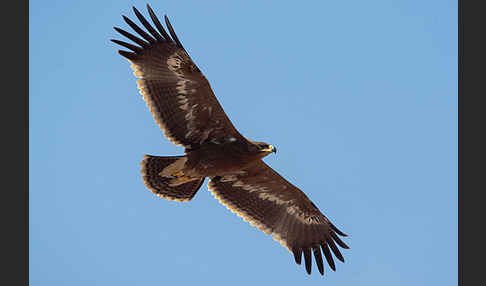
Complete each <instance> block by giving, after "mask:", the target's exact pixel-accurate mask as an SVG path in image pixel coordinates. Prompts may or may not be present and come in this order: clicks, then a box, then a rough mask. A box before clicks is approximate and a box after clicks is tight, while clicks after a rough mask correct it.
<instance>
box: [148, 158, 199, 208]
mask: <svg viewBox="0 0 486 286" xmlns="http://www.w3.org/2000/svg"><path fill="white" fill-rule="evenodd" d="M186 160H187V158H186V157H185V156H170V157H161V156H151V155H145V156H144V159H143V161H142V162H141V163H140V165H141V166H142V175H143V182H144V184H145V186H146V187H147V188H148V189H149V190H150V191H152V193H154V194H156V195H157V196H159V197H162V198H165V199H167V200H171V201H172V200H173V201H178V202H188V201H190V200H191V199H192V198H193V197H194V195H195V194H196V192H197V191H198V190H199V188H200V187H201V185H202V183H203V182H204V178H197V179H191V180H190V181H187V182H182V183H181V178H184V177H183V174H180V173H179V172H180V170H181V169H182V167H183V166H184V163H185V161H186ZM177 173H179V176H180V177H177V176H174V174H177Z"/></svg>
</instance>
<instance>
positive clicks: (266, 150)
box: [262, 145, 277, 153]
mask: <svg viewBox="0 0 486 286" xmlns="http://www.w3.org/2000/svg"><path fill="white" fill-rule="evenodd" d="M262 151H263V152H272V153H277V148H275V146H273V145H268V148H266V149H262Z"/></svg>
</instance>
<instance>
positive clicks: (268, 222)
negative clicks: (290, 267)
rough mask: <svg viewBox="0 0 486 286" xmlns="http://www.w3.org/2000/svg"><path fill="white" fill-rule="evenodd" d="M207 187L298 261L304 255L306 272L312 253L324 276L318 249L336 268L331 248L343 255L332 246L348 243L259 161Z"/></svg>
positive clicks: (339, 256) (304, 198)
mask: <svg viewBox="0 0 486 286" xmlns="http://www.w3.org/2000/svg"><path fill="white" fill-rule="evenodd" d="M208 186H209V189H210V191H211V192H212V193H213V195H214V196H215V197H216V198H217V199H218V200H219V201H220V202H221V203H222V204H223V205H225V206H226V207H227V208H228V209H230V210H231V211H232V212H234V213H236V214H237V215H239V216H241V217H242V218H243V219H244V220H245V221H248V222H249V223H250V224H252V225H254V226H256V227H258V229H260V230H262V231H263V232H265V233H266V234H273V238H274V239H275V240H277V241H279V242H280V243H281V244H282V245H283V246H285V247H287V249H288V250H289V251H290V252H292V253H293V254H294V257H295V261H296V262H297V264H301V260H302V253H303V254H304V260H305V267H306V270H307V273H309V274H310V273H311V268H312V253H314V257H315V260H316V264H317V268H318V269H319V272H320V273H321V274H322V275H324V265H323V260H322V253H321V249H322V252H324V257H325V258H326V260H327V262H328V264H329V266H330V267H331V269H332V270H336V268H335V264H334V260H333V258H332V255H331V251H329V248H330V249H331V250H332V252H333V253H334V256H336V258H337V259H339V260H341V261H342V262H344V258H343V256H342V254H341V252H340V251H339V249H338V248H337V246H336V243H337V244H338V245H339V246H341V247H343V248H348V246H347V245H346V244H345V243H344V242H342V241H341V239H340V238H339V237H338V235H337V234H339V235H341V236H346V235H345V234H344V233H342V232H341V231H340V230H339V229H337V228H336V227H335V226H334V225H333V224H332V223H331V222H330V221H329V220H328V219H327V218H326V217H325V216H324V215H323V214H322V213H321V212H320V211H319V209H318V208H317V207H316V206H315V205H314V203H312V202H311V201H310V200H309V198H307V196H306V195H305V194H304V193H303V192H302V191H301V190H299V189H298V188H297V187H295V186H294V185H292V184H291V183H289V182H288V181H287V180H285V179H284V178H283V177H282V176H280V175H279V174H278V173H277V172H275V171H274V170H273V169H272V168H270V167H269V166H268V165H266V164H265V163H264V162H263V161H261V160H260V161H258V162H257V163H256V164H254V165H252V166H251V167H249V168H247V169H246V170H245V172H244V173H243V174H234V175H225V176H216V177H212V178H211V181H210V182H209V185H208Z"/></svg>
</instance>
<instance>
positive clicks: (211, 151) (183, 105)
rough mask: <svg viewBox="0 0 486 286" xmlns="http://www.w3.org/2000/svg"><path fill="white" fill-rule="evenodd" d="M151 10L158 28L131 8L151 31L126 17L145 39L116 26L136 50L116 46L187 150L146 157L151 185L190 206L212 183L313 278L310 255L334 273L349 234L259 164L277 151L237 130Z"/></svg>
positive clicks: (164, 124) (159, 117)
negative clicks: (340, 249)
mask: <svg viewBox="0 0 486 286" xmlns="http://www.w3.org/2000/svg"><path fill="white" fill-rule="evenodd" d="M147 8H148V11H149V14H150V17H151V19H152V21H153V23H154V25H155V27H156V28H157V30H155V29H154V27H153V26H152V25H150V24H149V23H148V21H147V20H146V19H145V18H144V17H143V16H142V14H141V13H140V12H139V11H138V10H137V9H135V8H133V9H134V12H135V14H136V16H137V18H138V19H139V20H140V22H141V23H142V25H143V26H144V27H145V28H146V29H147V31H148V33H147V32H145V31H144V30H142V29H141V28H140V27H139V26H137V25H136V24H135V23H133V22H132V21H131V20H130V19H128V18H126V17H124V19H125V21H126V22H127V23H128V24H129V25H130V26H131V27H132V28H133V29H134V30H135V31H136V32H137V33H138V34H139V35H140V36H141V37H142V38H139V37H137V36H134V35H133V34H130V33H128V32H126V31H124V30H122V29H119V28H115V29H116V30H117V31H118V32H120V33H121V34H122V35H124V36H125V37H127V38H128V39H130V40H132V41H133V42H135V43H136V44H138V46H137V45H133V44H130V43H127V42H123V41H119V40H112V41H113V42H115V43H117V44H119V45H122V46H124V47H126V48H128V49H129V50H131V52H128V51H119V53H120V54H121V55H122V56H124V57H125V58H127V59H128V60H129V61H130V63H131V64H132V68H133V70H134V71H135V76H137V77H139V78H140V80H138V82H137V83H138V87H139V89H140V92H141V93H142V95H143V98H144V100H145V101H146V102H147V105H148V106H149V108H150V111H151V112H152V114H153V116H154V119H155V121H156V122H157V123H158V124H159V126H160V127H161V128H162V129H163V130H164V134H165V136H166V137H168V138H169V139H170V140H171V141H172V142H173V143H174V144H177V145H181V146H183V147H184V148H185V155H184V156H170V157H167V156H151V155H145V157H144V160H143V161H142V162H141V166H142V174H143V180H144V183H145V185H146V186H147V188H148V189H149V190H151V191H152V192H153V193H154V194H157V195H158V196H160V197H163V198H166V199H168V200H176V201H190V200H191V199H192V198H193V197H194V195H195V194H196V192H197V191H198V189H199V188H200V187H201V185H202V183H203V182H204V179H205V178H209V179H210V182H209V185H208V187H209V189H210V191H211V192H212V193H213V195H214V196H215V197H216V198H217V199H218V200H219V201H220V202H221V203H222V204H224V205H225V206H226V207H227V208H228V209H230V210H231V211H233V212H235V213H236V214H238V215H239V216H241V217H242V218H243V219H244V220H246V221H249V222H250V223H251V224H252V225H255V226H257V227H258V228H259V229H260V230H262V231H264V232H265V233H267V234H273V237H274V238H275V239H276V240H277V241H279V242H280V243H281V244H282V245H283V246H285V247H287V249H288V250H289V251H290V252H292V253H293V254H294V257H295V261H296V262H297V263H298V264H300V263H301V259H302V254H303V255H304V260H305V265H306V270H307V272H308V273H309V274H310V272H311V265H312V255H311V254H312V253H313V254H314V257H315V260H316V263H317V267H318V269H319V272H320V273H321V274H324V266H323V257H322V254H324V257H325V259H326V260H327V262H328V264H329V266H330V267H331V269H333V270H335V264H334V260H333V258H332V255H331V251H332V253H334V255H335V256H336V257H337V258H338V259H339V260H341V261H344V258H343V257H342V255H341V253H340V251H339V249H338V248H337V246H336V244H335V243H337V244H338V245H339V246H341V247H343V248H348V246H347V245H346V244H345V243H344V242H342V241H341V239H340V238H339V237H338V235H341V236H345V234H344V233H342V232H341V231H340V230H339V229H338V228H337V227H335V226H334V225H333V224H332V223H331V222H330V221H329V220H328V219H327V218H326V217H325V216H324V215H323V214H322V213H321V212H320V211H319V209H318V208H317V206H316V205H315V204H314V203H312V202H311V201H310V200H309V198H308V197H307V196H306V195H305V194H304V193H303V192H302V191H301V190H300V189H298V188H297V187H295V186H294V185H292V184H291V183H289V182H288V181H287V180H285V179H284V178H283V177H282V176H280V175H279V174H278V173H277V172H275V171H274V170H273V169H272V168H270V167H269V166H268V165H266V164H265V163H264V162H263V161H262V160H261V159H262V158H263V157H265V156H267V155H268V154H270V153H272V152H276V149H275V147H274V146H272V145H270V144H267V143H264V142H255V141H251V140H248V139H246V138H245V137H244V136H242V135H241V134H240V133H239V132H238V130H237V129H236V128H235V127H234V126H233V124H232V123H231V121H230V120H229V118H228V117H227V116H226V114H225V112H224V111H223V108H222V107H221V105H220V104H219V102H218V100H217V99H216V96H215V95H214V93H213V91H212V90H211V86H210V84H209V82H208V81H207V79H206V78H205V77H204V75H203V74H202V73H201V71H200V70H199V68H198V67H197V66H196V65H195V64H194V62H193V61H192V60H191V58H190V57H189V55H188V54H187V52H186V50H185V49H184V47H183V46H182V44H181V42H180V41H179V39H178V38H177V35H176V34H175V32H174V29H173V28H172V26H171V24H170V22H169V20H168V19H167V17H165V22H166V25H167V28H168V30H169V33H170V36H169V34H168V33H167V32H166V31H165V29H164V28H163V26H162V24H161V23H160V21H159V20H158V18H157V17H156V16H155V13H154V12H153V11H152V9H151V8H150V6H148V5H147ZM321 249H322V252H321Z"/></svg>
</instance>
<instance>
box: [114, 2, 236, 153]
mask: <svg viewBox="0 0 486 286" xmlns="http://www.w3.org/2000/svg"><path fill="white" fill-rule="evenodd" d="M147 9H148V12H149V14H150V18H151V19H152V21H153V23H154V25H155V27H156V28H157V30H158V31H157V30H155V29H154V27H153V26H151V25H150V24H149V22H148V21H147V20H146V19H145V18H144V17H143V16H142V14H141V13H140V12H139V11H138V10H137V9H136V8H135V7H133V11H134V12H135V15H136V16H137V18H138V19H139V20H140V22H141V23H142V25H143V26H144V27H145V28H146V29H147V31H148V33H147V32H145V31H144V30H142V29H141V28H140V27H139V26H137V25H136V24H135V23H134V22H132V21H131V20H130V19H128V18H127V17H125V16H123V19H124V20H125V22H127V24H128V25H129V26H130V27H132V28H133V30H134V31H135V32H137V34H138V35H139V36H140V37H141V38H139V37H137V36H134V35H133V34H130V33H128V32H126V31H124V30H122V29H120V28H117V27H115V30H116V31H118V32H119V33H120V34H122V35H123V36H125V37H127V38H128V39H130V40H131V41H133V42H134V43H136V44H137V45H133V44H130V43H127V42H123V41H119V40H111V41H113V42H115V43H117V44H119V45H121V46H123V47H125V48H127V49H129V50H131V51H130V52H129V51H118V52H119V53H120V55H122V56H124V57H125V58H127V59H128V60H129V61H130V62H131V64H132V65H131V67H132V69H133V70H134V74H135V76H137V77H138V78H140V79H139V80H138V81H137V83H138V88H139V89H140V93H141V94H142V95H143V98H144V100H145V101H146V102H147V105H148V106H149V108H150V112H152V114H153V116H154V118H155V121H156V122H157V124H158V125H159V126H160V128H161V129H163V130H164V135H165V136H166V137H168V138H169V139H170V140H171V141H172V142H173V143H175V144H177V145H182V146H184V147H185V148H186V149H197V148H198V146H200V145H201V144H203V143H204V142H206V141H209V140H211V139H216V138H227V137H236V138H238V139H243V137H242V136H241V135H240V133H239V132H238V131H237V130H236V128H235V127H234V126H233V124H232V123H231V121H230V120H229V119H228V117H227V116H226V114H225V113H224V111H223V108H222V107H221V105H220V104H219V102H218V100H217V99H216V97H215V95H214V93H213V91H212V90H211V87H210V85H209V82H208V81H207V79H206V78H205V77H204V75H203V74H202V73H201V71H200V70H199V68H198V67H197V66H196V65H195V64H194V62H193V61H192V60H191V58H190V57H189V55H188V54H187V52H186V50H185V49H184V47H183V46H182V44H181V42H180V41H179V39H178V38H177V35H176V34H175V32H174V29H173V28H172V26H171V24H170V22H169V19H168V18H167V16H165V23H166V25H167V28H168V30H169V33H170V36H169V34H167V32H166V31H165V29H164V27H163V26H162V24H161V23H160V21H159V20H158V19H157V17H156V16H155V14H154V12H153V11H152V9H151V8H150V6H149V5H147Z"/></svg>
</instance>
